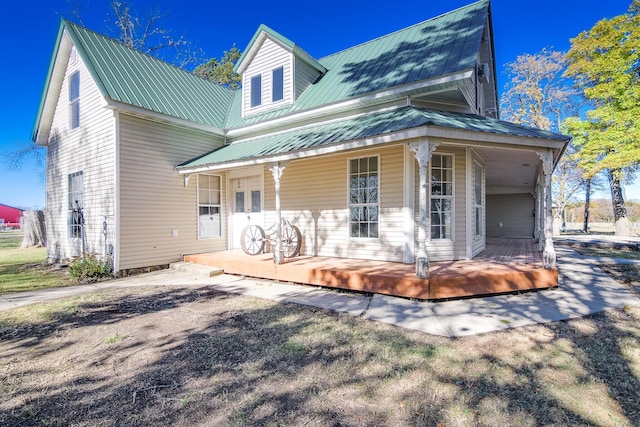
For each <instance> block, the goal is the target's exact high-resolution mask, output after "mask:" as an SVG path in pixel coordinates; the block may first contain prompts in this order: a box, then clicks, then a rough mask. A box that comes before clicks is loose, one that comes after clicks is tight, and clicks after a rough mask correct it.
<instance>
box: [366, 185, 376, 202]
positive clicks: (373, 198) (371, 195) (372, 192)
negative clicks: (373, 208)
mask: <svg viewBox="0 0 640 427" xmlns="http://www.w3.org/2000/svg"><path fill="white" fill-rule="evenodd" d="M368 194H369V197H368V199H369V200H368V201H367V203H378V188H377V187H376V188H372V189H370V190H369V192H368Z"/></svg>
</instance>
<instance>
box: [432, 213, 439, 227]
mask: <svg viewBox="0 0 640 427" xmlns="http://www.w3.org/2000/svg"><path fill="white" fill-rule="evenodd" d="M431 225H432V226H436V225H440V215H439V214H438V213H432V214H431Z"/></svg>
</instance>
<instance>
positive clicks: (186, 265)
mask: <svg viewBox="0 0 640 427" xmlns="http://www.w3.org/2000/svg"><path fill="white" fill-rule="evenodd" d="M169 268H170V269H172V270H177V271H183V272H185V273H189V274H193V275H194V276H198V277H214V276H219V275H221V274H224V270H223V269H221V268H218V267H209V266H206V265H200V264H194V263H191V262H185V261H180V262H172V263H171V264H169Z"/></svg>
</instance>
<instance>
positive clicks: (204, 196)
mask: <svg viewBox="0 0 640 427" xmlns="http://www.w3.org/2000/svg"><path fill="white" fill-rule="evenodd" d="M220 194H221V186H220V177H219V176H217V175H205V174H199V175H198V237H199V238H208V237H220V236H221V235H222V209H221V208H222V206H221V204H220V200H221V197H220Z"/></svg>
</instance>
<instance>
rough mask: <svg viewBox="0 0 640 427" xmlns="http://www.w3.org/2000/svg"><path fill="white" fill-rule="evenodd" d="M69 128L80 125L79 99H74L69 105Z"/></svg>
mask: <svg viewBox="0 0 640 427" xmlns="http://www.w3.org/2000/svg"><path fill="white" fill-rule="evenodd" d="M70 109H71V129H75V128H77V127H78V126H80V101H79V100H77V99H76V100H75V101H74V102H73V103H72V104H71V106H70Z"/></svg>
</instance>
